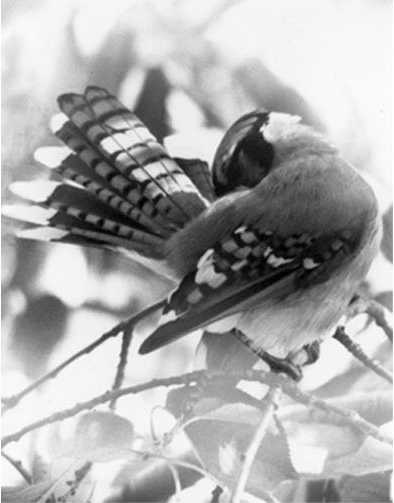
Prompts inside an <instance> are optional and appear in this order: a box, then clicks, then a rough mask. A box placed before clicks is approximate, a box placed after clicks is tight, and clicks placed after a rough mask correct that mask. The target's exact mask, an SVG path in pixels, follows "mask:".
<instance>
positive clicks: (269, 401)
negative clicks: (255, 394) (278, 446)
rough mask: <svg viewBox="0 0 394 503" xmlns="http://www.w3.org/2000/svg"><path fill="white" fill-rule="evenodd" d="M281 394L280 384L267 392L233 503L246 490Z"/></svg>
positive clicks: (235, 490)
mask: <svg viewBox="0 0 394 503" xmlns="http://www.w3.org/2000/svg"><path fill="white" fill-rule="evenodd" d="M281 394H282V389H281V387H280V386H275V387H273V388H271V389H270V390H269V392H268V393H267V396H266V400H265V404H266V410H265V412H264V413H263V414H262V416H261V420H260V423H259V424H258V426H257V428H256V430H255V432H254V435H253V437H252V440H251V442H250V444H249V446H248V448H247V450H246V453H245V459H244V462H243V464H242V468H241V473H240V476H239V478H238V482H237V484H236V486H235V489H234V492H233V497H232V503H239V502H240V501H241V498H242V494H243V493H244V491H245V488H246V483H247V481H248V478H249V474H250V470H251V469H252V465H253V462H254V459H255V457H256V454H257V451H258V450H259V447H260V445H261V442H262V441H263V438H264V437H265V434H266V432H267V428H268V425H269V423H270V422H271V420H272V417H273V414H274V411H275V409H276V408H277V406H278V401H279V398H280V396H281Z"/></svg>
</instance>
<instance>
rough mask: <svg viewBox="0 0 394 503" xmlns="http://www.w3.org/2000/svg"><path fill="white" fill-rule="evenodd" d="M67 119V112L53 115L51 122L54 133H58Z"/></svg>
mask: <svg viewBox="0 0 394 503" xmlns="http://www.w3.org/2000/svg"><path fill="white" fill-rule="evenodd" d="M67 121H68V117H67V115H66V114H63V113H58V114H55V115H53V116H52V117H51V120H50V123H49V124H50V128H51V131H52V133H54V134H56V133H57V132H58V131H59V129H61V128H62V127H63V126H64V124H65V123H66V122H67Z"/></svg>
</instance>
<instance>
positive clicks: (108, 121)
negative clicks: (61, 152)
mask: <svg viewBox="0 0 394 503" xmlns="http://www.w3.org/2000/svg"><path fill="white" fill-rule="evenodd" d="M118 103H119V102H118V101H117V100H116V99H115V98H114V97H112V96H111V95H109V93H107V91H104V90H101V89H99V88H88V89H87V91H86V93H85V96H81V95H75V94H65V95H62V96H60V97H59V106H60V108H61V110H62V111H63V112H64V113H65V114H66V115H67V116H68V117H69V119H70V120H71V122H72V123H73V124H74V125H75V126H76V127H77V128H78V129H79V131H81V133H82V134H83V135H84V136H85V138H87V139H88V141H89V142H90V143H91V145H92V146H93V147H95V148H96V149H97V151H98V152H100V154H101V155H102V156H103V158H104V159H106V160H108V161H109V162H110V163H111V164H112V165H113V166H114V167H115V168H116V169H118V170H119V171H120V172H121V173H123V174H124V175H125V176H126V178H128V179H129V180H133V181H135V182H136V183H138V184H139V186H140V189H141V192H142V194H143V195H144V196H145V197H147V199H149V200H150V201H152V202H154V204H155V206H156V208H158V210H159V213H162V214H165V215H168V217H169V218H170V219H171V220H172V221H173V222H175V223H177V224H178V225H179V226H182V224H185V223H186V222H187V221H188V220H190V218H192V217H193V216H196V215H197V214H199V213H200V212H201V211H202V210H203V209H205V208H206V206H207V204H206V202H205V201H204V200H203V198H202V197H201V195H200V194H199V192H198V190H197V188H196V187H195V186H194V184H193V183H192V182H191V180H190V179H189V178H188V177H187V176H186V175H185V174H184V173H183V172H182V171H181V170H180V168H179V166H178V165H177V164H176V162H175V161H174V160H173V159H171V158H170V157H169V156H168V154H167V152H166V151H165V149H164V148H163V147H162V146H161V145H160V144H159V143H158V142H157V141H156V140H155V138H154V137H153V136H152V135H151V134H150V133H149V131H148V130H147V129H146V127H145V126H144V125H143V124H142V123H141V122H140V121H139V119H137V117H136V116H135V115H134V114H132V113H131V112H129V111H128V110H127V109H126V108H125V107H124V106H123V105H120V104H118ZM193 195H194V197H193Z"/></svg>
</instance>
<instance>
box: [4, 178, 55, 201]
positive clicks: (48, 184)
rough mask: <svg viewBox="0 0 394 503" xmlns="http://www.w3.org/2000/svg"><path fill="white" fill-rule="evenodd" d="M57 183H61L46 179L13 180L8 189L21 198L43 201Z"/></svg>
mask: <svg viewBox="0 0 394 503" xmlns="http://www.w3.org/2000/svg"><path fill="white" fill-rule="evenodd" d="M59 185H62V184H61V183H60V182H53V181H48V180H46V181H42V182H14V183H12V184H11V185H10V186H9V189H10V191H11V192H12V193H13V194H15V195H16V196H19V197H22V198H23V199H27V200H28V201H33V202H35V203H43V202H44V201H46V200H47V199H48V197H49V196H50V195H51V194H52V193H53V191H54V190H55V189H56V188H57V187H58V186H59Z"/></svg>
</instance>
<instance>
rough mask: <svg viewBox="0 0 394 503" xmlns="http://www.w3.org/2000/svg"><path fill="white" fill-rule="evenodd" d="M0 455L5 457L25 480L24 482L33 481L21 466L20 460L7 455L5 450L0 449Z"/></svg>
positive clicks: (29, 482) (30, 482)
mask: <svg viewBox="0 0 394 503" xmlns="http://www.w3.org/2000/svg"><path fill="white" fill-rule="evenodd" d="M1 455H2V456H3V458H4V459H6V460H7V461H8V462H9V463H10V464H11V465H12V466H13V467H14V468H15V470H16V471H17V472H18V473H19V474H20V475H21V476H22V477H23V478H24V479H25V480H26V482H27V483H28V484H29V485H31V484H32V483H33V477H32V476H31V475H30V473H29V472H28V471H27V470H26V469H25V468H24V467H23V465H22V462H21V461H17V460H16V459H14V458H12V457H11V456H9V455H8V454H7V453H6V452H4V451H1Z"/></svg>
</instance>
